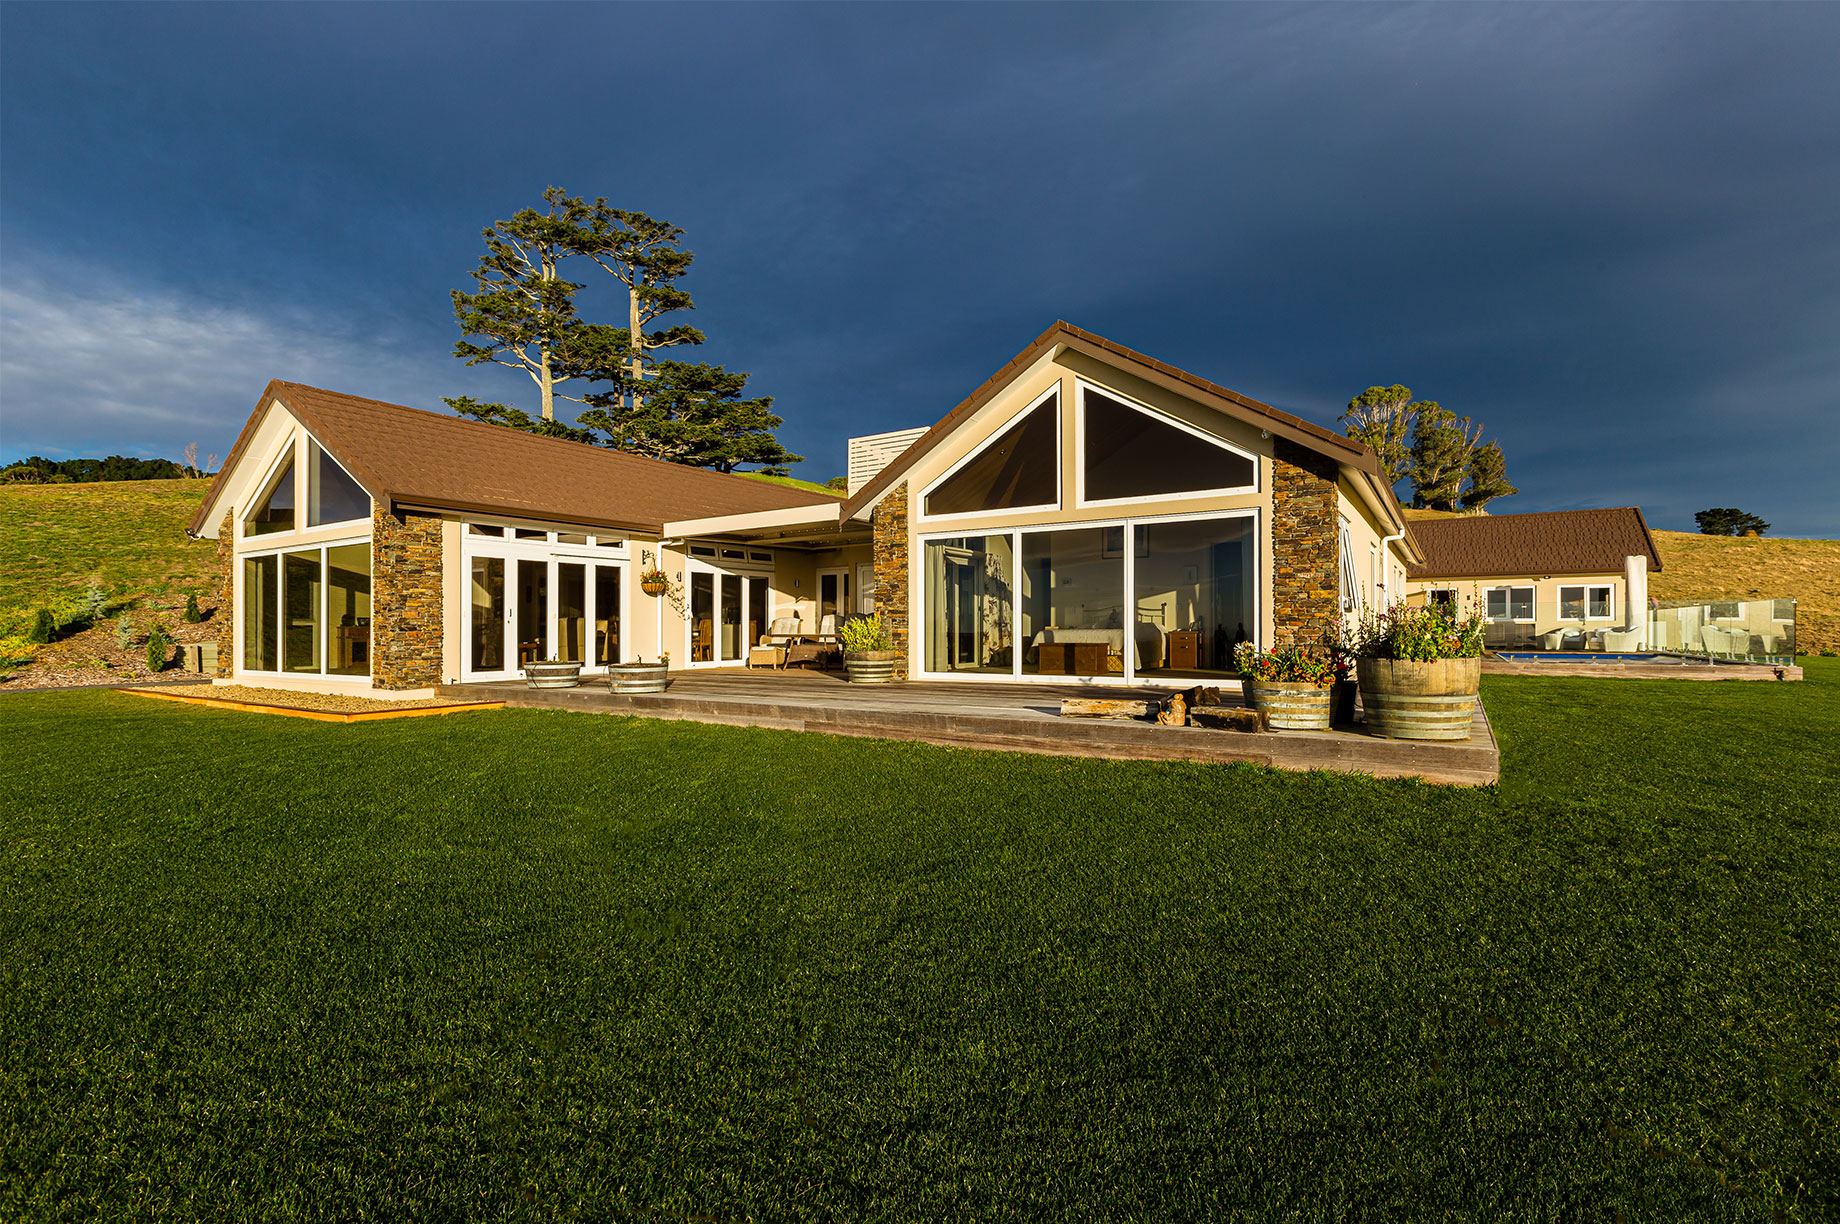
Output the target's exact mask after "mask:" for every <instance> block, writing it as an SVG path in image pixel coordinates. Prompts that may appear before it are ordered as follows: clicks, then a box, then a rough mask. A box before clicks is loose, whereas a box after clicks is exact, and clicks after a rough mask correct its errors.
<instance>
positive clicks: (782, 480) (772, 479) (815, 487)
mask: <svg viewBox="0 0 1840 1224" xmlns="http://www.w3.org/2000/svg"><path fill="white" fill-rule="evenodd" d="M735 475H737V476H746V477H747V478H748V479H749V480H764V481H766V482H767V483H768V484H776V485H785V486H786V487H787V488H788V489H803V490H805V491H806V492H807V493H827V494H829V495H830V496H832V497H842V496H843V494H842V493H840V492H838V491H837V490H836V489H833V488H831V487H830V486H829V485H821V484H818V483H817V482H816V481H812V480H800V479H799V478H798V477H797V476H769V475H767V474H766V473H765V472H736V473H735Z"/></svg>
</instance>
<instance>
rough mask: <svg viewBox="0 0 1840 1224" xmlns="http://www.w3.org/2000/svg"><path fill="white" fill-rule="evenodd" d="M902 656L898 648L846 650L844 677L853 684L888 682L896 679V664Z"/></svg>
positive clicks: (844, 655)
mask: <svg viewBox="0 0 1840 1224" xmlns="http://www.w3.org/2000/svg"><path fill="white" fill-rule="evenodd" d="M902 657H903V655H902V653H901V652H900V651H898V650H846V651H845V652H844V654H843V674H844V678H845V679H847V680H848V681H849V682H850V683H851V684H887V683H888V682H890V681H891V680H893V679H894V665H895V664H896V663H899V662H900V661H901V659H902Z"/></svg>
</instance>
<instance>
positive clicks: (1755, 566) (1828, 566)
mask: <svg viewBox="0 0 1840 1224" xmlns="http://www.w3.org/2000/svg"><path fill="white" fill-rule="evenodd" d="M1655 546H1656V547H1657V548H1659V549H1660V550H1661V572H1660V573H1659V574H1651V575H1650V576H1649V583H1648V593H1649V594H1650V595H1653V596H1654V597H1655V598H1656V599H1783V598H1787V597H1789V596H1794V597H1795V600H1796V605H1795V621H1796V625H1795V628H1796V644H1797V645H1798V646H1799V647H1800V648H1801V649H1803V650H1806V651H1813V652H1819V651H1823V650H1840V540H1791V539H1771V538H1769V537H1767V536H1765V537H1763V538H1761V539H1746V538H1740V537H1732V536H1707V535H1695V534H1694V533H1692V532H1690V531H1657V532H1655Z"/></svg>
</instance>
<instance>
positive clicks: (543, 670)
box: [524, 662, 581, 688]
mask: <svg viewBox="0 0 1840 1224" xmlns="http://www.w3.org/2000/svg"><path fill="white" fill-rule="evenodd" d="M524 683H525V684H528V685H529V686H530V687H531V688H574V687H576V686H577V685H579V684H580V683H581V664H579V663H556V662H550V663H526V664H524Z"/></svg>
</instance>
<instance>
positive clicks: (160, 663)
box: [147, 625, 172, 672]
mask: <svg viewBox="0 0 1840 1224" xmlns="http://www.w3.org/2000/svg"><path fill="white" fill-rule="evenodd" d="M171 651H172V643H171V642H169V641H167V640H166V631H165V630H164V629H161V628H160V627H159V626H158V625H155V626H154V627H153V632H152V633H150V634H148V635H147V670H148V671H150V672H157V671H164V670H165V669H166V656H167V655H168V654H169V653H171Z"/></svg>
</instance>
